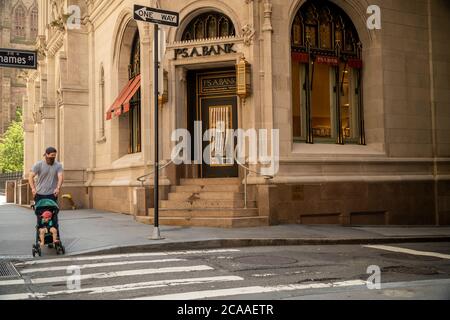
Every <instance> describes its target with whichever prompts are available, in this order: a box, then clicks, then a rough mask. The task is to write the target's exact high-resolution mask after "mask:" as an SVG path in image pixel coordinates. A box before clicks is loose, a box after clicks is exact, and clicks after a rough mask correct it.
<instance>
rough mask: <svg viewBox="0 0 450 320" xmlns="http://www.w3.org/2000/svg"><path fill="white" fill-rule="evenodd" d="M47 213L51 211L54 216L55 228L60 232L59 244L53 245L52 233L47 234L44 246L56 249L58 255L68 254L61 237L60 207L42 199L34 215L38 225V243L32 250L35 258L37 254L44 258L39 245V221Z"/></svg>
mask: <svg viewBox="0 0 450 320" xmlns="http://www.w3.org/2000/svg"><path fill="white" fill-rule="evenodd" d="M45 211H50V212H52V214H53V217H52V221H53V225H54V227H55V228H56V230H57V231H58V240H59V242H57V243H55V244H53V236H52V234H51V233H50V232H47V233H46V234H45V236H44V245H48V247H49V248H50V249H52V248H54V249H55V250H56V254H58V255H59V254H65V253H66V249H65V248H64V246H63V245H62V242H61V238H60V235H59V224H58V213H59V207H58V204H57V203H56V202H55V201H53V200H51V199H42V200H40V201H38V202H37V203H36V204H35V205H34V213H35V214H36V218H37V224H36V242H35V244H33V249H32V254H33V257H35V256H36V253H37V254H38V255H39V257H40V256H42V252H41V246H40V245H39V220H40V219H41V215H42V214H43V213H44V212H45Z"/></svg>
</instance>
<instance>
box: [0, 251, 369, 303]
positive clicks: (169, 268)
mask: <svg viewBox="0 0 450 320" xmlns="http://www.w3.org/2000/svg"><path fill="white" fill-rule="evenodd" d="M239 253H240V250H238V249H217V250H190V251H172V252H151V253H133V254H115V255H97V256H81V257H62V258H54V259H36V260H30V261H25V262H20V263H15V267H16V269H17V270H18V271H19V273H20V275H21V277H20V279H19V278H17V279H5V280H1V278H0V300H23V299H70V300H72V299H73V300H75V299H93V300H97V299H111V300H119V299H123V300H191V299H217V298H227V297H230V298H233V297H242V298H246V297H250V296H252V295H258V294H274V295H276V294H278V293H283V294H285V293H289V292H293V293H295V292H297V291H306V290H318V289H332V290H335V289H336V290H337V289H339V288H353V287H355V288H356V287H360V288H362V287H366V285H367V283H366V281H363V280H360V279H356V280H348V281H340V282H322V283H321V282H316V283H272V284H269V283H267V282H264V279H261V278H257V277H250V276H249V278H252V279H244V275H243V274H239V275H237V274H236V273H234V272H233V271H230V270H229V269H222V268H221V267H220V266H217V264H215V263H213V262H212V261H214V259H224V260H226V259H231V258H232V257H233V256H234V255H239ZM74 271H77V272H78V273H74ZM78 284H79V285H78Z"/></svg>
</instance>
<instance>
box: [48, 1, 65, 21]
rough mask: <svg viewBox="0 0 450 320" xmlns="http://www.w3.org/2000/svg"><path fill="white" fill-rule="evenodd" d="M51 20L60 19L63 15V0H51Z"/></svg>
mask: <svg viewBox="0 0 450 320" xmlns="http://www.w3.org/2000/svg"><path fill="white" fill-rule="evenodd" d="M51 8H52V21H57V20H61V21H62V15H63V1H61V0H51Z"/></svg>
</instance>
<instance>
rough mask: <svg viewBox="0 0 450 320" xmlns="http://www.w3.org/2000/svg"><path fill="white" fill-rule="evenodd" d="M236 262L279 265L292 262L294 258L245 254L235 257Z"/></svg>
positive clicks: (294, 260)
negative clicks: (245, 255) (244, 255)
mask: <svg viewBox="0 0 450 320" xmlns="http://www.w3.org/2000/svg"><path fill="white" fill-rule="evenodd" d="M235 261H236V262H238V263H242V264H253V265H263V266H279V265H285V264H294V263H296V262H297V260H296V259H293V258H287V257H277V256H247V257H240V258H236V259H235Z"/></svg>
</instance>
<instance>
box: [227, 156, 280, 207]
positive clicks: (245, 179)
mask: <svg viewBox="0 0 450 320" xmlns="http://www.w3.org/2000/svg"><path fill="white" fill-rule="evenodd" d="M234 160H235V161H236V163H237V164H238V165H239V166H240V167H242V168H244V170H245V171H244V172H245V178H244V209H247V198H248V195H247V184H248V183H247V178H248V173H249V172H253V173H255V174H256V175H258V176H261V177H264V179H266V180H271V179H273V176H269V175H266V174H262V173H261V172H257V171H255V170H252V169H250V168H249V167H247V166H246V165H245V164H243V163H241V162H240V161H239V160H238V158H237V157H236V152H235V153H234ZM245 162H247V159H246V161H245Z"/></svg>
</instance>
